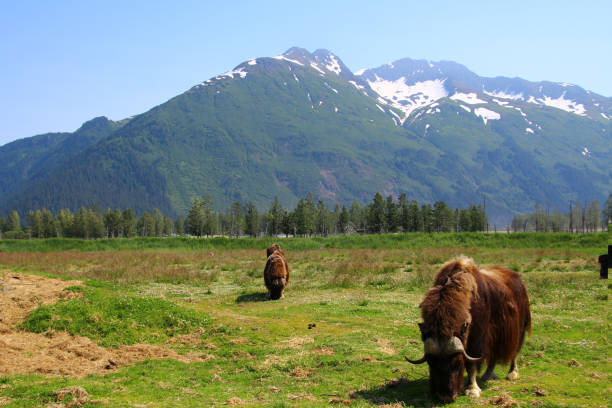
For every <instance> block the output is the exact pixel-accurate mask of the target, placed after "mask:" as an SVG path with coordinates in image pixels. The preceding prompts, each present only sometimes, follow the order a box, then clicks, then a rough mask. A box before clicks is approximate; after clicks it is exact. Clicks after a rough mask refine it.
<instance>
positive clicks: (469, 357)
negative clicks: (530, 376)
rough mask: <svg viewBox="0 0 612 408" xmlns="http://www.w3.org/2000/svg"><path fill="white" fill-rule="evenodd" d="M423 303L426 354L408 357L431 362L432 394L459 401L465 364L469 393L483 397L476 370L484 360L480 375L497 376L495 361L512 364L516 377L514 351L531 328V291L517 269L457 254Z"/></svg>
mask: <svg viewBox="0 0 612 408" xmlns="http://www.w3.org/2000/svg"><path fill="white" fill-rule="evenodd" d="M420 308H421V315H422V318H423V323H419V328H420V330H421V338H422V340H423V344H424V349H425V354H424V356H423V358H421V359H419V360H416V361H413V360H409V361H410V362H412V363H415V364H420V363H424V362H427V363H428V365H429V383H430V387H431V392H432V394H433V395H434V396H436V397H437V398H439V399H441V400H443V401H447V402H448V401H453V400H455V399H456V398H457V396H458V395H459V393H460V392H461V389H462V386H463V370H464V369H467V372H468V377H469V384H468V386H467V388H466V394H467V395H468V396H471V397H479V396H480V388H479V387H478V384H477V383H476V374H477V373H478V371H479V370H480V368H481V365H482V363H483V362H484V361H486V362H487V371H486V372H485V374H484V375H483V376H482V380H488V379H491V378H494V376H495V372H494V368H495V364H497V363H510V371H509V372H508V375H507V378H508V379H511V380H513V379H516V378H518V370H517V367H516V356H517V354H518V353H519V351H520V350H521V347H522V345H523V340H524V338H525V332H526V331H530V330H531V315H530V312H529V299H528V297H527V290H526V289H525V286H524V285H523V282H522V281H521V278H520V277H519V275H518V273H516V272H514V271H511V270H509V269H506V268H502V267H493V268H490V269H479V268H478V267H477V266H476V264H475V263H474V261H473V260H472V259H470V258H467V257H459V258H456V259H453V260H451V261H449V262H447V263H446V264H444V265H443V266H442V268H441V269H440V270H439V271H438V273H437V274H436V277H435V280H434V286H433V287H432V288H431V289H429V291H428V292H427V294H426V295H425V298H424V299H423V302H422V303H421V304H420Z"/></svg>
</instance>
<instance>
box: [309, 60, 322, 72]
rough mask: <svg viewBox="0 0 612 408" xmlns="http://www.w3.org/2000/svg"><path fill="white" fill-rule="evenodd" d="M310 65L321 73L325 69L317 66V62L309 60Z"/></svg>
mask: <svg viewBox="0 0 612 408" xmlns="http://www.w3.org/2000/svg"><path fill="white" fill-rule="evenodd" d="M310 66H311V67H313V68H314V69H316V70H317V71H319V72H320V73H321V75H325V71H323V70H322V69H321V68H319V66H318V65H317V64H315V63H314V62H311V63H310Z"/></svg>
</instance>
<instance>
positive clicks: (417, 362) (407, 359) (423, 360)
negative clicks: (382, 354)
mask: <svg viewBox="0 0 612 408" xmlns="http://www.w3.org/2000/svg"><path fill="white" fill-rule="evenodd" d="M404 358H405V359H406V361H409V362H411V363H412V364H423V363H424V362H426V361H427V356H426V355H424V356H423V357H421V358H420V359H418V360H411V359H409V358H408V357H404Z"/></svg>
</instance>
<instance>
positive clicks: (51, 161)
mask: <svg viewBox="0 0 612 408" xmlns="http://www.w3.org/2000/svg"><path fill="white" fill-rule="evenodd" d="M119 127H121V123H118V122H113V121H110V120H108V119H107V118H105V117H99V118H95V119H92V120H90V121H88V122H86V123H84V124H83V125H82V126H81V127H80V128H79V129H77V130H76V131H75V132H73V133H47V134H43V135H38V136H33V137H29V138H25V139H20V140H16V141H14V142H11V143H8V144H6V145H4V146H1V147H0V197H8V196H10V195H11V194H13V193H14V192H15V190H17V189H19V188H20V187H21V186H22V185H23V184H24V183H27V182H28V181H30V180H31V179H33V178H36V177H38V176H41V175H44V174H46V173H49V172H52V171H53V170H54V169H55V168H56V167H57V166H59V165H60V164H62V163H63V162H64V161H66V160H67V159H69V158H71V157H73V156H75V155H76V154H78V153H80V152H82V151H83V150H85V149H87V148H88V147H90V146H92V145H94V144H96V143H97V142H99V141H100V140H102V139H103V138H105V137H106V136H109V135H110V134H111V133H112V132H114V131H115V130H117V129H118V128H119Z"/></svg>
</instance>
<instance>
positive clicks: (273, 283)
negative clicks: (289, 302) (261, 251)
mask: <svg viewBox="0 0 612 408" xmlns="http://www.w3.org/2000/svg"><path fill="white" fill-rule="evenodd" d="M266 254H267V255H268V261H267V262H266V268H265V269H264V282H265V283H266V288H268V294H267V298H268V299H273V300H276V299H280V298H281V297H283V290H284V289H285V286H287V283H289V265H287V260H286V259H285V254H284V253H283V251H282V250H281V249H280V246H278V244H273V245H271V246H270V247H269V248H268V249H267V250H266Z"/></svg>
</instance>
